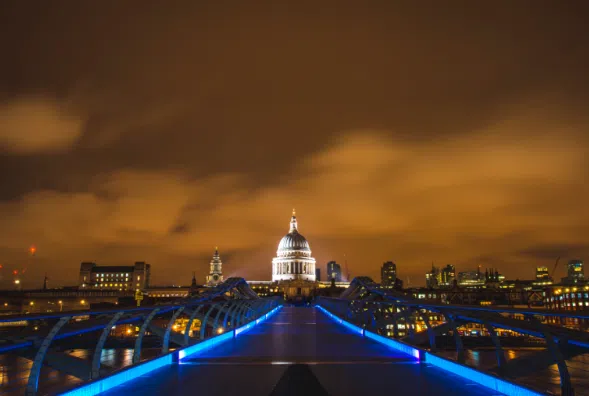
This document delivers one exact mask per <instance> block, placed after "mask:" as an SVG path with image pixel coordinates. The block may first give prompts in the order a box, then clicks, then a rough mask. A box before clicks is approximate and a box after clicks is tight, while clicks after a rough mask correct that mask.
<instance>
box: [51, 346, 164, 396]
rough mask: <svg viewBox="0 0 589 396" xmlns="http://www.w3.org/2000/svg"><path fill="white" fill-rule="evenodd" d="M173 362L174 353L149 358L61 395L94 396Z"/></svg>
mask: <svg viewBox="0 0 589 396" xmlns="http://www.w3.org/2000/svg"><path fill="white" fill-rule="evenodd" d="M170 364H172V354H171V353H170V354H167V355H164V356H161V357H158V358H155V359H151V360H148V361H146V362H143V363H140V364H137V365H135V366H131V367H129V368H128V369H125V370H123V371H120V372H118V373H115V374H113V375H110V376H108V377H105V378H102V379H99V380H96V381H93V382H90V383H88V384H86V385H84V386H81V387H79V388H76V389H72V390H70V391H67V392H65V393H62V394H61V395H62V396H64V395H67V396H94V395H97V394H99V393H102V392H106V391H107V390H109V389H111V388H114V387H115V386H118V385H121V384H124V383H125V382H128V381H131V380H133V379H136V378H137V377H140V376H142V375H145V374H147V373H149V372H151V371H153V370H157V369H158V368H161V367H164V366H168V365H170Z"/></svg>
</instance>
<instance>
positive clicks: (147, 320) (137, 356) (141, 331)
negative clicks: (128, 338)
mask: <svg viewBox="0 0 589 396" xmlns="http://www.w3.org/2000/svg"><path fill="white" fill-rule="evenodd" d="M159 311H160V309H159V308H155V309H154V310H153V311H151V312H150V313H149V315H147V317H146V318H145V321H143V324H142V325H141V328H140V329H139V334H137V339H136V340H135V349H134V350H133V364H135V363H139V362H140V361H141V344H142V343H143V336H144V335H145V330H147V327H148V326H149V323H150V322H151V320H152V319H153V318H154V316H155V315H156V314H157V313H158V312H159Z"/></svg>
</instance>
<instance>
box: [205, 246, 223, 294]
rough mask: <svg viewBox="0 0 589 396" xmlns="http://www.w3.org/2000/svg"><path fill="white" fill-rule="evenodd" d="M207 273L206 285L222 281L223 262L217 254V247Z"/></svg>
mask: <svg viewBox="0 0 589 396" xmlns="http://www.w3.org/2000/svg"><path fill="white" fill-rule="evenodd" d="M210 266H211V267H210V270H209V274H208V275H207V286H216V285H218V284H219V283H221V282H223V262H221V257H220V256H219V248H215V253H214V254H213V258H212V259H211V263H210Z"/></svg>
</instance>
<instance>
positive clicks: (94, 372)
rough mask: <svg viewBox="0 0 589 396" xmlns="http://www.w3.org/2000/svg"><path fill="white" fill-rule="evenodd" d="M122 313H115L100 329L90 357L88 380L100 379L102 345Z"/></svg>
mask: <svg viewBox="0 0 589 396" xmlns="http://www.w3.org/2000/svg"><path fill="white" fill-rule="evenodd" d="M123 314H124V312H123V311H121V312H117V313H116V314H115V315H114V316H113V317H112V319H111V320H110V321H109V322H108V323H107V325H106V326H105V327H104V329H102V333H100V337H99V338H98V342H97V343H96V349H94V354H93V355H92V369H91V373H90V378H92V379H94V378H98V377H100V358H101V356H102V349H103V348H104V343H105V342H106V339H107V338H108V334H109V333H110V331H111V329H112V328H113V326H114V325H115V324H116V323H117V322H118V320H119V319H120V318H121V316H123Z"/></svg>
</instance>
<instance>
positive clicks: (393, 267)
mask: <svg viewBox="0 0 589 396" xmlns="http://www.w3.org/2000/svg"><path fill="white" fill-rule="evenodd" d="M396 280H397V264H395V263H393V262H392V261H387V262H385V263H383V264H382V267H381V268H380V284H381V285H382V286H387V287H393V286H395V281H396Z"/></svg>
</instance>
